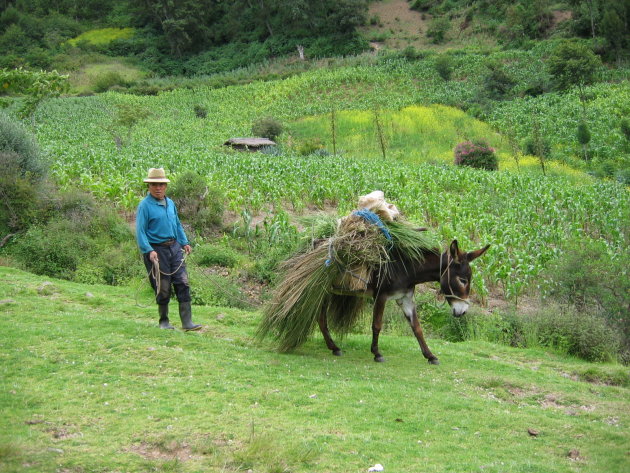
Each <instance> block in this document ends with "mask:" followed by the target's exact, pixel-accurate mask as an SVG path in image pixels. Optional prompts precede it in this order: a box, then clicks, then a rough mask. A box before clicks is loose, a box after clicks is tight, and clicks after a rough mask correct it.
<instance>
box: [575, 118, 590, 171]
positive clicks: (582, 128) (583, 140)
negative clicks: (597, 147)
mask: <svg viewBox="0 0 630 473" xmlns="http://www.w3.org/2000/svg"><path fill="white" fill-rule="evenodd" d="M577 140H578V142H579V143H580V144H581V145H582V152H583V153H584V161H588V144H589V143H590V142H591V132H590V131H589V130H588V125H587V124H586V122H584V121H581V122H580V124H579V125H578V127H577Z"/></svg>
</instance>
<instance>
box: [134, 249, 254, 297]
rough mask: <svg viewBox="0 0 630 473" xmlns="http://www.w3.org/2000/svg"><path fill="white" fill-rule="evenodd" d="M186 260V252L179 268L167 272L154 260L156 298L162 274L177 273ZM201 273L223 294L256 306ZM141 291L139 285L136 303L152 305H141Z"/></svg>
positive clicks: (152, 270) (201, 272) (152, 269)
mask: <svg viewBox="0 0 630 473" xmlns="http://www.w3.org/2000/svg"><path fill="white" fill-rule="evenodd" d="M185 260H186V254H185V253H184V258H183V259H182V262H181V263H180V265H179V266H178V267H177V269H176V270H175V271H173V272H172V273H165V272H164V271H161V270H160V263H159V261H154V262H153V266H152V268H151V276H152V277H153V278H154V279H155V283H156V288H157V291H156V295H155V297H156V299H157V295H158V294H159V292H160V285H161V283H162V275H164V276H172V275H173V274H175V273H177V271H179V269H180V268H181V267H182V266H183V265H184V262H185ZM199 274H201V276H202V277H203V278H204V279H205V280H206V281H208V282H209V283H210V284H212V285H213V286H215V287H216V288H218V289H219V290H221V292H223V294H225V295H227V296H229V297H230V298H232V299H236V300H238V301H239V302H241V303H243V304H244V305H245V306H247V307H252V306H255V304H252V301H251V300H247V299H243V298H242V297H239V296H238V295H236V294H235V293H234V292H232V291H228V290H227V289H226V288H225V287H222V286H221V285H220V284H219V283H217V282H216V281H214V280H212V279H211V278H209V277H208V275H206V274H204V273H203V271H200V272H199ZM139 291H140V286H139V287H138V290H136V295H135V298H136V305H137V306H138V307H143V308H146V307H151V306H148V305H141V304H140V303H139V302H138V293H139Z"/></svg>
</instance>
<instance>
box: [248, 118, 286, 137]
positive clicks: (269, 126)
mask: <svg viewBox="0 0 630 473" xmlns="http://www.w3.org/2000/svg"><path fill="white" fill-rule="evenodd" d="M282 130H283V128H282V123H280V122H279V121H278V120H276V119H275V118H273V117H265V118H261V119H260V120H257V121H256V122H254V124H253V125H252V133H253V134H254V136H260V137H262V138H268V139H270V140H275V139H276V138H277V137H278V136H280V134H281V133H282Z"/></svg>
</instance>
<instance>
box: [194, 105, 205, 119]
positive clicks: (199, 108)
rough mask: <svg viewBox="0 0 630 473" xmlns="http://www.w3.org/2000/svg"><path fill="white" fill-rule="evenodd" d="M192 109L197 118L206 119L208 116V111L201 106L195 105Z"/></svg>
mask: <svg viewBox="0 0 630 473" xmlns="http://www.w3.org/2000/svg"><path fill="white" fill-rule="evenodd" d="M193 109H194V111H195V116H196V117H197V118H206V117H207V116H208V109H207V108H206V107H204V106H203V105H199V104H197V105H195V106H194V108H193Z"/></svg>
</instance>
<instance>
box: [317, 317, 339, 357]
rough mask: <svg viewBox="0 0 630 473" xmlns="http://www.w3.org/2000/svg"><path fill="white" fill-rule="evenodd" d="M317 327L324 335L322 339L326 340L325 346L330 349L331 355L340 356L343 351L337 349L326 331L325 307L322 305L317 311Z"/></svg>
mask: <svg viewBox="0 0 630 473" xmlns="http://www.w3.org/2000/svg"><path fill="white" fill-rule="evenodd" d="M317 322H319V329H320V330H321V332H322V335H323V336H324V341H325V342H326V346H327V347H328V349H329V350H332V353H333V355H335V356H341V355H343V352H342V351H341V350H340V349H339V347H338V346H337V345H336V344H335V341H334V340H333V339H332V337H331V336H330V332H329V331H328V319H327V318H326V307H322V311H321V312H320V313H319V319H317Z"/></svg>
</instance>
